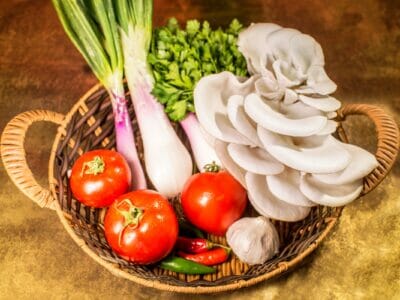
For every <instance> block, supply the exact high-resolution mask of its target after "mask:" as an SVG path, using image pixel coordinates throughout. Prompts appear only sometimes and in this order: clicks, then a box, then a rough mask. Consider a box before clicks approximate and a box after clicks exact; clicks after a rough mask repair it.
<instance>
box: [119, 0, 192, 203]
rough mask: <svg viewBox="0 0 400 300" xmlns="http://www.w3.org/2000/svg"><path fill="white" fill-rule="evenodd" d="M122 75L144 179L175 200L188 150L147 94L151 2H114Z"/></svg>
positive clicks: (187, 172) (188, 166)
mask: <svg viewBox="0 0 400 300" xmlns="http://www.w3.org/2000/svg"><path fill="white" fill-rule="evenodd" d="M114 4H115V12H116V15H117V19H118V23H119V27H120V34H121V40H122V48H123V54H124V64H125V75H126V79H127V82H128V87H129V89H130V92H131V99H132V101H133V106H134V108H135V113H136V117H137V121H138V125H139V128H140V131H141V134H142V140H143V147H144V158H145V165H146V171H147V175H148V176H149V178H150V180H151V181H152V183H153V185H154V186H155V188H156V189H157V190H158V191H159V192H160V193H161V194H163V195H164V196H167V197H172V196H176V195H177V194H179V193H180V192H181V191H182V188H183V186H184V184H185V182H186V181H187V179H188V178H189V177H190V176H191V174H192V168H193V166H192V160H191V157H190V154H189V152H188V150H187V149H186V148H185V146H184V145H183V144H182V142H181V141H180V139H179V138H178V136H177V135H176V133H175V131H174V129H173V127H172V125H171V123H170V121H169V119H168V117H167V116H166V114H165V112H164V107H163V106H162V105H161V104H160V103H159V102H158V101H157V99H155V98H154V96H153V95H152V93H151V91H152V89H153V85H154V78H153V73H152V70H151V67H150V65H149V63H148V61H147V56H148V52H149V49H150V43H151V36H152V14H153V2H152V1H151V0H136V1H129V0H116V1H114Z"/></svg>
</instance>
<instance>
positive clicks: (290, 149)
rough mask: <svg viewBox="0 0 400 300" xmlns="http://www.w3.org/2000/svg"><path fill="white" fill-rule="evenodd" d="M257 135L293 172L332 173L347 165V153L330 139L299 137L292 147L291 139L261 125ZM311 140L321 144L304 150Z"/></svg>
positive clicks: (337, 142)
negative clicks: (294, 170)
mask: <svg viewBox="0 0 400 300" xmlns="http://www.w3.org/2000/svg"><path fill="white" fill-rule="evenodd" d="M257 132H258V136H259V138H260V140H261V142H262V143H263V145H264V147H265V149H266V150H267V151H268V153H269V154H271V155H272V156H273V157H275V158H276V159H277V160H278V161H280V162H281V163H283V164H284V165H286V166H289V167H291V168H293V169H296V170H299V171H302V172H306V173H332V172H338V171H341V170H343V169H344V168H346V167H347V166H348V165H349V164H350V160H351V156H350V154H349V153H348V151H347V150H346V149H345V148H344V147H343V145H342V144H341V143H340V142H339V141H338V140H336V139H335V138H334V137H332V136H325V137H318V136H316V137H315V136H314V137H308V138H304V139H300V138H299V139H298V140H297V141H298V143H299V144H300V145H295V144H294V143H293V139H292V138H291V137H288V136H281V135H278V134H276V133H274V132H271V131H269V130H266V129H264V128H263V127H262V126H258V128H257ZM313 141H317V142H319V141H322V142H321V144H320V145H319V146H315V147H307V146H308V145H309V143H312V142H313ZM300 142H302V143H303V145H302V144H301V143H300Z"/></svg>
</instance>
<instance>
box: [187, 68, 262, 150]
mask: <svg viewBox="0 0 400 300" xmlns="http://www.w3.org/2000/svg"><path fill="white" fill-rule="evenodd" d="M253 86H254V84H253V79H249V80H247V81H244V82H240V81H239V79H238V78H237V77H236V76H235V75H233V74H232V73H230V72H222V73H219V74H214V75H209V76H206V77H203V78H202V79H200V80H199V82H198V83H197V85H196V88H195V90H194V92H193V95H194V103H195V107H196V114H197V118H198V119H199V122H200V123H201V125H202V127H203V128H204V129H205V130H206V131H207V132H208V133H209V134H211V135H213V136H214V137H215V138H218V139H220V140H223V141H226V142H236V143H243V144H251V141H250V140H249V139H247V138H246V137H245V136H244V135H242V134H240V133H239V132H238V131H237V130H236V129H235V128H234V127H233V126H232V124H231V122H230V121H229V119H228V117H227V104H228V99H229V97H230V96H231V95H246V94H248V93H250V92H252V91H253V89H254V87H253Z"/></svg>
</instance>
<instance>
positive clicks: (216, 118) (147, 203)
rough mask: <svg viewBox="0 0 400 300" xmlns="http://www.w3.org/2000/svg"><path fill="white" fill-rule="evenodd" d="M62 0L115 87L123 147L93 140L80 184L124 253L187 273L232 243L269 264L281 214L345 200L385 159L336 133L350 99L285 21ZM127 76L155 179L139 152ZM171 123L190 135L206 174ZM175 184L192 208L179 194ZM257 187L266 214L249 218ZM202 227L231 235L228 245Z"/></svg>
mask: <svg viewBox="0 0 400 300" xmlns="http://www.w3.org/2000/svg"><path fill="white" fill-rule="evenodd" d="M53 3H54V6H55V8H56V11H57V13H58V16H59V18H60V21H61V23H62V25H63V27H64V29H65V31H66V33H67V34H68V36H69V37H70V39H71V40H72V42H73V43H74V45H75V46H76V47H77V49H78V50H79V51H80V52H81V54H82V55H83V57H84V58H85V59H86V61H87V62H88V64H89V66H90V67H91V69H92V71H93V73H94V74H95V75H96V76H97V78H98V79H99V80H100V82H101V83H103V84H104V87H105V88H106V90H107V91H108V93H109V96H110V99H111V103H112V108H113V116H114V121H115V133H116V142H117V147H116V148H117V151H118V152H116V151H110V150H102V149H98V150H94V151H90V152H87V153H84V154H83V155H82V156H81V157H80V158H79V159H77V160H76V161H75V163H74V165H73V167H72V170H71V176H70V182H69V184H70V188H71V191H72V193H73V195H74V197H75V198H76V199H77V200H78V201H80V202H81V203H83V204H84V205H86V206H91V207H95V208H103V207H106V208H107V212H106V215H105V219H104V233H105V237H106V240H107V242H108V244H109V246H110V247H111V249H113V251H114V252H115V253H116V254H117V255H119V256H120V257H121V258H123V259H125V260H127V261H130V262H133V263H136V264H155V263H157V264H158V266H159V267H161V268H164V269H167V270H172V271H175V272H180V273H186V274H208V273H213V272H216V269H215V268H213V267H212V266H214V265H217V264H221V263H224V262H225V261H227V260H228V259H229V257H230V255H231V250H232V251H233V253H234V254H236V255H237V256H238V257H239V258H240V259H241V260H242V261H243V262H246V263H248V264H260V263H264V262H265V261H267V260H268V259H270V258H271V257H273V256H274V255H276V254H277V253H278V251H279V236H278V233H277V231H276V229H275V227H274V225H273V224H272V223H271V222H270V220H269V219H270V218H271V219H277V220H284V221H297V220H301V219H303V218H305V217H306V216H307V215H308V214H309V212H310V207H311V206H314V205H317V204H323V205H330V206H337V205H343V204H346V203H348V202H350V201H352V200H354V199H355V198H356V197H357V196H358V195H359V193H360V191H361V186H362V177H364V176H365V175H367V174H368V173H369V172H370V171H371V170H372V169H373V168H374V167H375V166H376V160H375V158H374V157H373V156H372V155H371V154H369V153H368V152H366V151H364V150H362V149H360V148H358V147H355V146H353V145H348V144H343V143H341V142H339V141H338V140H336V139H335V138H334V137H333V136H332V135H331V134H332V133H333V132H334V131H335V130H336V123H335V121H334V120H333V118H334V117H335V115H336V113H335V111H336V110H337V109H338V108H339V106H340V102H339V101H338V100H336V99H335V98H333V97H332V96H330V94H331V93H333V92H334V90H335V89H336V85H335V84H334V83H333V81H332V80H330V79H329V77H328V76H327V75H326V73H325V70H324V57H323V53H322V49H321V47H320V45H319V44H318V43H317V42H316V41H315V40H314V39H313V38H311V37H310V36H308V35H305V34H302V33H300V32H299V31H297V30H293V29H288V28H282V27H280V26H278V25H275V24H253V25H251V26H250V27H249V28H247V29H244V30H242V25H241V24H240V23H239V22H238V21H237V20H234V21H232V23H231V24H230V26H229V27H228V28H227V29H225V30H224V29H221V28H219V29H216V30H213V29H212V28H211V27H210V24H209V23H208V22H206V21H205V22H203V23H202V24H200V23H199V22H198V21H197V20H191V21H188V22H187V24H186V27H185V29H181V28H180V27H179V25H178V23H177V21H176V20H175V19H170V20H169V22H168V24H167V26H165V27H162V28H159V29H156V30H154V33H153V29H152V11H153V7H152V5H153V3H152V1H150V0H138V1H131V0H116V1H111V0H83V1H82V0H53ZM124 75H125V77H126V79H127V83H128V87H129V90H130V96H131V100H132V104H133V107H134V109H135V115H136V118H137V122H138V125H139V129H140V132H141V137H142V141H143V147H144V159H145V170H146V175H147V176H148V178H149V179H150V181H151V183H152V184H153V186H154V187H155V189H156V191H152V190H148V189H147V183H146V180H145V175H144V174H145V173H144V170H143V168H142V166H141V163H140V161H139V159H138V155H137V150H136V147H135V141H134V137H133V133H132V123H131V120H130V118H129V114H128V110H127V99H126V98H125V92H126V91H125V90H124V85H123V81H122V80H123V76H124ZM248 76H249V78H247V77H248ZM172 122H179V123H180V125H181V127H182V128H183V129H184V131H185V133H186V135H187V138H188V140H189V142H190V145H191V150H192V152H193V154H194V159H195V163H196V165H197V171H199V172H196V174H193V175H192V171H193V169H194V168H193V163H192V158H191V156H190V154H189V152H188V150H187V149H186V147H185V146H184V145H183V143H182V141H181V140H180V139H179V138H178V136H177V134H176V132H175V131H174V129H173V127H172ZM221 168H223V169H221ZM176 196H180V201H181V206H182V211H183V214H184V218H185V220H183V219H182V216H177V214H176V212H175V211H174V208H173V206H172V205H171V204H170V202H169V200H168V198H171V197H176ZM247 197H248V198H249V200H250V203H251V204H252V206H253V208H254V209H255V210H256V211H257V212H259V213H260V215H261V216H259V217H256V218H241V217H242V216H243V214H244V211H245V209H246V206H247V204H248V203H247V202H248V201H247ZM178 219H179V220H178ZM202 231H204V232H206V233H208V234H212V235H217V236H225V235H226V239H227V242H228V245H229V246H230V248H229V247H227V246H225V245H220V244H215V243H212V242H211V241H209V240H207V239H206V238H205V236H204V234H203V232H202ZM193 234H194V236H193Z"/></svg>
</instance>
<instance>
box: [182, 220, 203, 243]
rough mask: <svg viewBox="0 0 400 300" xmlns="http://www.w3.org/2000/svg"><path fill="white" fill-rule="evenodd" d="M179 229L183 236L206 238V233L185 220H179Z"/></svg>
mask: <svg viewBox="0 0 400 300" xmlns="http://www.w3.org/2000/svg"><path fill="white" fill-rule="evenodd" d="M179 229H180V230H181V233H182V235H185V236H191V237H193V236H195V237H198V238H202V239H204V238H205V236H204V233H203V232H202V231H201V230H200V229H198V228H196V227H194V226H193V225H191V224H189V223H188V222H186V221H185V220H183V219H179Z"/></svg>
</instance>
